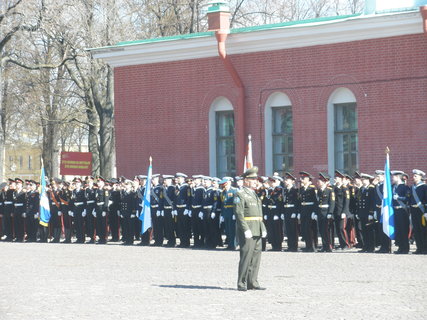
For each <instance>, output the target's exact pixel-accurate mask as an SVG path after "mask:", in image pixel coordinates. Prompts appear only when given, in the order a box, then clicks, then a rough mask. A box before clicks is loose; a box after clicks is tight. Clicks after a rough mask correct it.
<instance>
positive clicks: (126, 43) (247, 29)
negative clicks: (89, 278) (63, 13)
mask: <svg viewBox="0 0 427 320" xmlns="http://www.w3.org/2000/svg"><path fill="white" fill-rule="evenodd" d="M361 15H362V14H361V13H357V14H350V15H341V16H330V17H321V18H315V19H306V20H299V21H288V22H282V23H274V24H265V25H260V26H253V27H243V28H235V29H231V30H230V33H231V34H237V33H247V32H257V31H265V30H275V29H282V28H286V27H291V26H299V25H305V24H311V23H321V22H334V21H340V20H346V19H351V18H357V17H359V16H361ZM214 35H215V32H213V31H209V32H198V33H189V34H183V35H176V36H168V37H160V38H151V39H143V40H135V41H123V42H119V43H117V44H116V45H112V46H107V47H103V48H96V49H107V48H117V47H123V46H129V45H138V44H145V43H147V44H148V43H157V42H166V41H174V40H189V39H195V38H204V37H212V36H214ZM89 50H91V49H89Z"/></svg>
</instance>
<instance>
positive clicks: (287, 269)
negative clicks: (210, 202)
mask: <svg viewBox="0 0 427 320" xmlns="http://www.w3.org/2000/svg"><path fill="white" fill-rule="evenodd" d="M0 256H1V260H0V261H1V263H0V319H172V318H173V319H196V317H197V318H199V319H368V318H374V319H426V313H427V300H426V297H427V280H426V279H427V276H426V271H427V256H415V255H403V256H398V255H378V254H360V253H356V252H337V253H331V254H322V253H285V252H265V253H263V256H262V265H261V272H260V283H261V284H262V285H263V286H265V287H267V288H268V290H267V291H260V292H253V291H251V292H238V291H237V290H235V287H236V285H235V284H236V274H237V262H238V258H239V257H238V252H227V251H222V250H218V251H202V250H192V249H170V248H169V249H168V248H155V247H138V246H133V247H123V246H120V245H117V244H108V245H105V246H103V245H89V244H85V245H77V244H72V245H65V244H52V243H47V244H38V243H34V244H31V243H3V242H2V243H0Z"/></svg>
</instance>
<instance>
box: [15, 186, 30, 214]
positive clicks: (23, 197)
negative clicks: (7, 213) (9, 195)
mask: <svg viewBox="0 0 427 320" xmlns="http://www.w3.org/2000/svg"><path fill="white" fill-rule="evenodd" d="M13 202H14V206H15V213H16V214H22V213H24V212H26V210H27V194H26V193H25V192H24V190H21V191H19V192H18V191H17V190H16V191H15V192H14V194H13Z"/></svg>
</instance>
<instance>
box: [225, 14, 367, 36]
mask: <svg viewBox="0 0 427 320" xmlns="http://www.w3.org/2000/svg"><path fill="white" fill-rule="evenodd" d="M361 15H362V14H361V13H356V14H348V15H342V16H329V17H320V18H313V19H306V20H298V21H288V22H280V23H273V24H263V25H260V26H253V27H243V28H236V29H231V30H230V33H244V32H254V31H262V30H271V29H280V28H285V27H290V26H297V25H303V24H310V23H317V22H329V21H338V20H344V19H349V18H355V17H359V16H361Z"/></svg>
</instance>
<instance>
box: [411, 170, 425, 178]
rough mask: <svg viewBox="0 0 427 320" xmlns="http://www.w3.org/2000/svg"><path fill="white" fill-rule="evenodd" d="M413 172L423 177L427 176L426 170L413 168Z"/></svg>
mask: <svg viewBox="0 0 427 320" xmlns="http://www.w3.org/2000/svg"><path fill="white" fill-rule="evenodd" d="M412 173H413V174H417V175H419V176H422V177H425V175H426V173H425V172H424V171H421V170H419V169H414V170H412Z"/></svg>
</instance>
